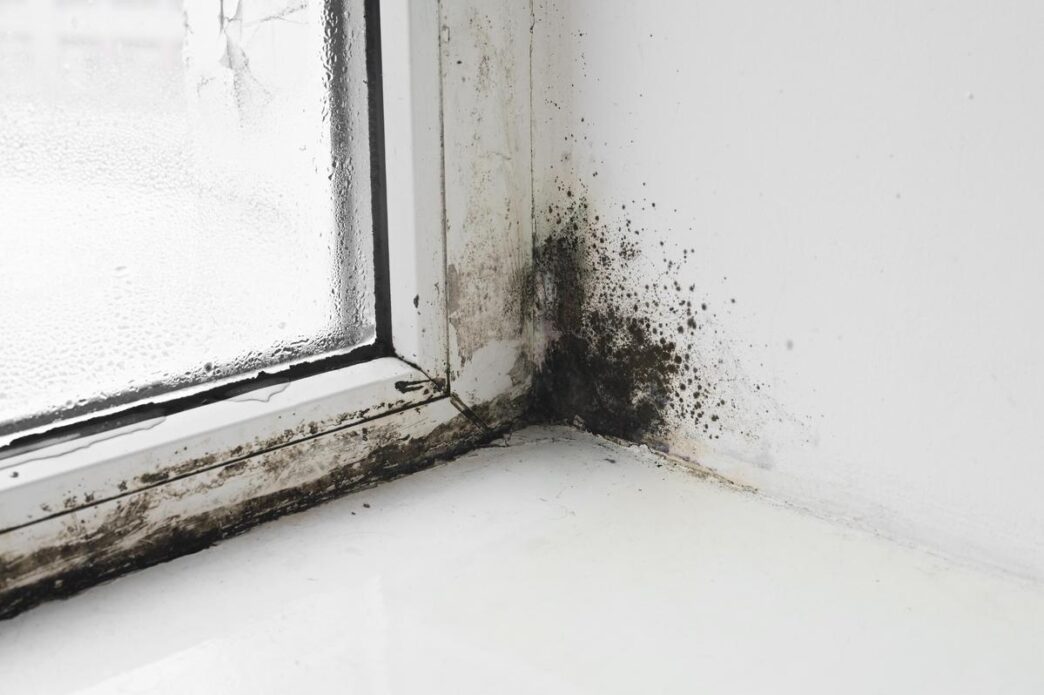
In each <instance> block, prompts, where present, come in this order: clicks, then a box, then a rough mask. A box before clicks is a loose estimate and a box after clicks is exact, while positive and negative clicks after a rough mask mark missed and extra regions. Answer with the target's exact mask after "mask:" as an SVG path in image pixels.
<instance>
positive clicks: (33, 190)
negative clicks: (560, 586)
mask: <svg viewBox="0 0 1044 695" xmlns="http://www.w3.org/2000/svg"><path fill="white" fill-rule="evenodd" d="M344 4H345V5H346V7H344V8H340V3H338V2H330V1H327V2H324V1H323V0H238V1H236V0H184V1H182V0H0V435H2V434H9V433H10V432H12V431H14V430H15V429H18V428H25V427H27V426H37V425H41V424H45V423H47V422H50V421H54V420H56V419H58V418H59V417H68V416H70V415H81V414H84V413H87V412H92V411H97V410H99V409H102V408H106V407H111V406H113V405H118V404H120V403H126V402H129V401H131V400H134V399H137V398H140V397H142V396H154V395H155V394H157V393H163V392H169V391H171V390H173V389H175V388H183V387H186V386H193V385H196V386H198V385H201V384H204V383H209V384H210V385H212V384H213V382H214V381H215V380H222V379H229V378H231V377H235V376H237V375H243V374H248V373H251V372H256V371H257V370H259V369H262V368H271V367H273V366H275V365H282V364H286V363H290V362H294V361H299V360H302V359H305V358H310V357H314V356H317V355H323V354H328V353H332V352H340V351H347V350H349V349H351V348H352V347H355V346H358V345H360V344H363V343H367V342H371V341H372V339H373V335H374V306H373V268H372V262H373V261H372V249H371V245H372V241H371V240H372V224H371V219H370V214H371V213H370V190H369V150H368V132H367V114H368V109H367V104H366V75H365V49H364V46H365V44H364V36H363V15H362V2H361V0H347V2H345V3H344ZM330 7H338V8H339V9H338V10H337V11H336V12H337V14H336V15H335V14H333V11H332V10H330V9H329V8H330ZM331 94H333V95H335V96H331ZM0 443H3V441H2V440H0Z"/></svg>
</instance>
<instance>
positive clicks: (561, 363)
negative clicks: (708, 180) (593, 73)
mask: <svg viewBox="0 0 1044 695" xmlns="http://www.w3.org/2000/svg"><path fill="white" fill-rule="evenodd" d="M559 190H560V193H562V195H563V196H564V197H563V198H562V200H563V202H562V203H560V204H551V205H549V206H547V207H546V208H544V209H542V210H541V211H540V213H541V215H542V216H543V217H544V221H545V223H546V225H547V228H548V229H549V230H550V231H549V233H548V234H547V236H546V239H545V240H544V241H543V242H542V243H541V244H540V245H539V246H538V248H537V249H536V252H535V266H536V275H537V279H536V284H537V296H538V297H539V300H538V301H537V302H536V305H535V311H536V312H537V315H538V316H537V317H538V319H542V320H543V321H544V323H545V326H546V327H547V328H548V329H549V332H550V333H551V334H552V335H553V336H554V337H553V339H552V341H551V343H550V345H549V346H548V348H547V352H546V354H545V355H544V361H543V364H542V366H541V368H540V369H539V371H538V373H537V374H536V378H535V383H534V388H533V393H532V405H531V410H530V416H531V419H532V420H537V421H540V420H551V421H564V422H571V423H573V424H577V425H581V426H583V427H585V428H586V429H588V430H590V431H592V432H595V433H598V434H606V435H612V436H615V437H620V438H623V439H628V440H632V441H646V442H650V443H656V442H657V441H659V440H660V439H661V438H662V436H663V435H664V434H665V433H666V430H667V426H668V423H669V422H675V423H676V422H683V421H686V420H687V421H688V422H690V423H694V424H695V425H696V426H697V427H699V428H700V429H702V431H704V432H705V433H707V435H708V436H710V437H716V436H718V434H719V433H720V431H721V424H720V422H721V418H720V416H719V413H718V412H717V411H718V410H719V409H720V408H721V407H722V406H723V405H724V400H722V399H720V398H718V397H716V396H715V395H714V393H715V390H716V389H715V388H714V387H715V382H714V380H712V379H708V378H707V377H706V376H705V375H704V373H703V370H702V368H701V367H700V365H699V363H698V362H697V361H696V359H695V358H694V354H695V351H694V348H693V343H694V334H695V333H696V332H698V331H699V330H700V329H701V327H702V323H701V322H702V319H701V318H700V316H699V314H700V311H701V310H702V311H705V310H706V307H707V305H706V304H702V305H700V307H699V308H697V306H696V304H695V303H694V301H693V298H692V292H693V290H694V289H695V288H694V287H692V286H690V287H689V288H688V290H686V288H684V287H683V286H682V285H681V284H679V282H678V281H677V280H676V279H674V276H675V275H677V273H678V271H679V270H680V268H681V262H683V261H684V260H685V259H686V258H688V256H689V254H690V253H693V251H692V250H690V249H683V250H682V251H681V252H680V253H678V254H676V257H675V258H669V257H667V256H666V255H665V256H663V257H662V259H660V262H659V263H658V264H657V265H658V266H659V267H660V268H661V270H662V274H661V276H660V277H658V278H657V279H656V280H655V281H644V282H643V281H642V280H640V278H639V277H638V275H637V272H636V271H635V270H634V261H636V260H637V259H638V258H639V257H640V256H642V255H643V253H644V252H645V249H647V248H648V243H643V236H644V235H646V233H647V232H646V230H644V229H642V228H639V227H637V226H635V225H634V223H633V222H632V220H631V219H627V218H623V219H619V220H617V221H614V222H609V221H606V220H603V218H602V216H601V215H597V214H595V213H594V212H593V211H592V210H591V209H590V207H589V205H588V201H587V196H586V195H585V194H584V193H582V192H581V191H582V186H579V185H575V184H574V185H571V186H567V185H561V186H559ZM621 209H622V210H623V209H625V208H623V207H622V208H621ZM661 246H662V244H661ZM657 248H659V247H657ZM635 288H641V291H640V292H639V291H636V289H635ZM657 316H660V317H662V316H667V317H669V318H667V319H657V318H654V317H657Z"/></svg>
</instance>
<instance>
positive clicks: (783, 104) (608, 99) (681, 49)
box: [533, 0, 1044, 577]
mask: <svg viewBox="0 0 1044 695" xmlns="http://www.w3.org/2000/svg"><path fill="white" fill-rule="evenodd" d="M535 12H536V20H537V21H536V29H535V34H534V68H533V69H534V75H533V81H534V96H533V106H534V118H535V122H534V132H535V133H536V134H537V137H536V138H535V154H534V171H535V199H536V209H537V210H538V211H540V210H544V209H547V208H548V205H550V204H552V203H555V204H559V203H562V202H563V197H562V196H563V193H562V190H564V189H566V188H571V189H573V190H576V191H579V192H580V194H582V195H584V196H586V198H587V199H588V201H589V202H590V204H591V206H592V210H595V211H599V210H600V211H601V215H602V221H603V222H605V221H606V220H610V225H609V226H610V227H611V229H610V232H611V233H616V234H622V233H625V232H620V231H618V230H616V227H615V226H614V225H616V223H619V225H618V226H622V224H623V218H624V217H625V216H626V218H627V219H630V220H631V221H632V223H633V225H634V226H635V227H641V228H642V230H643V235H642V236H641V239H642V244H643V249H644V250H645V251H646V253H645V255H644V256H643V258H642V259H641V261H640V262H639V264H638V265H636V266H635V267H636V268H638V269H639V270H640V271H641V272H640V273H639V274H638V275H635V274H634V273H633V272H632V273H631V274H630V275H628V276H627V277H629V278H630V280H629V281H630V282H631V283H633V289H634V291H635V292H636V293H638V294H641V292H642V283H643V282H648V281H649V280H650V278H654V277H655V278H659V277H670V278H671V279H676V280H677V281H678V282H679V283H680V285H682V286H688V285H689V284H695V285H696V291H695V293H696V296H698V297H699V299H700V301H702V302H707V303H708V305H709V309H708V311H707V312H705V313H704V314H703V315H702V318H701V324H700V330H699V331H697V332H696V333H695V334H694V335H693V337H692V338H691V339H689V340H691V341H692V342H693V345H694V347H695V348H697V350H698V352H699V360H700V363H701V365H702V367H703V369H704V373H706V374H709V375H711V376H710V377H709V378H711V379H712V381H713V383H714V389H715V392H716V393H719V394H721V395H722V397H723V398H725V399H727V400H728V401H729V406H730V407H729V408H727V409H725V410H724V411H723V414H722V416H721V421H720V422H721V429H720V433H719V434H720V438H715V439H711V438H710V437H709V435H708V434H704V433H702V431H701V430H700V429H699V428H696V427H694V426H692V424H691V423H686V422H682V421H676V422H674V423H673V424H672V426H671V433H670V435H669V437H668V438H667V439H668V444H669V446H670V448H671V450H672V451H673V452H674V453H677V454H679V455H683V456H688V457H691V458H693V459H694V460H697V461H698V462H700V463H701V464H704V465H707V466H710V467H712V468H715V469H717V470H719V471H721V472H723V473H725V474H726V475H728V476H729V477H731V478H733V479H735V480H738V481H741V482H744V483H750V484H753V485H756V486H757V487H759V488H760V489H762V490H763V491H764V492H766V493H767V494H770V495H773V496H777V497H781V498H784V499H787V500H790V501H793V502H796V503H798V504H801V505H804V506H808V507H810V508H811V509H813V510H815V511H818V512H820V513H823V514H827V515H831V516H838V517H841V518H845V519H849V520H854V521H856V522H857V523H859V524H862V525H866V526H870V527H873V528H875V529H878V530H880V531H882V532H884V533H886V534H888V535H892V536H895V537H898V538H901V539H907V540H910V541H912V542H915V543H921V544H925V545H927V546H929V547H932V548H935V549H938V550H941V551H943V552H945V553H948V554H951V555H955V556H959V557H964V558H969V559H972V560H974V561H978V562H985V563H991V564H996V565H999V566H1002V567H1004V568H1007V569H1009V570H1012V571H1015V572H1018V573H1021V574H1026V575H1032V576H1037V577H1044V504H1042V502H1041V495H1042V493H1044V454H1042V452H1044V422H1042V420H1044V418H1042V415H1044V329H1042V327H1041V316H1042V306H1044V272H1042V269H1044V40H1041V39H1042V37H1044V3H1039V2H1033V1H1031V0H1001V1H995V2H986V1H985V0H980V1H978V2H975V1H971V0H962V1H959V2H948V3H943V2H933V1H930V0H912V1H911V0H891V1H888V2H869V1H867V2H858V1H855V2H853V1H845V0H799V1H797V2H790V3H778V2H771V1H769V0H745V1H737V0H711V1H696V2H681V1H678V2H648V3H635V2H630V1H625V0H536V4H535ZM595 172H597V175H595ZM653 202H655V203H656V207H652V203H653ZM622 205H627V210H626V212H624V211H623V209H622V207H621V206H622ZM549 224H550V223H549V222H548V220H547V219H541V218H538V219H537V228H538V234H544V235H546V234H547V233H548V226H549ZM614 230H615V231H614ZM657 242H663V243H664V246H663V247H660V246H659V244H658V243H657ZM683 248H685V249H692V253H690V254H689V255H688V257H687V259H685V258H684V257H683V255H682V253H681V249H683ZM665 259H674V260H676V261H677V262H681V263H682V265H681V269H680V270H678V269H677V265H675V266H674V267H673V268H671V269H669V270H665V268H666V266H665V265H664V260H665ZM663 273H666V275H663ZM654 274H655V275H654ZM733 299H735V304H733V303H732V301H731V300H733Z"/></svg>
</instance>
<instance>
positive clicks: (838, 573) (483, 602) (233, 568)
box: [0, 429, 1044, 695]
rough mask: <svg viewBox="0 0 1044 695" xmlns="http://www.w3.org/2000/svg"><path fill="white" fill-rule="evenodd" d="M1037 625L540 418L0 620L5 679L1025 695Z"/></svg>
mask: <svg viewBox="0 0 1044 695" xmlns="http://www.w3.org/2000/svg"><path fill="white" fill-rule="evenodd" d="M661 466H662V467H661ZM366 505H369V506H366ZM1042 643H1044V592H1042V590H1041V588H1040V586H1039V585H1038V586H1036V587H1035V586H1032V585H1029V584H1027V583H1024V582H1021V581H1019V580H1014V579H1011V578H1008V577H1004V576H1001V575H991V574H987V573H982V572H979V571H974V570H969V569H964V568H961V567H958V566H954V565H951V564H947V563H946V562H944V561H942V560H939V559H937V558H935V557H932V556H929V555H925V554H922V553H919V552H916V551H913V550H910V549H907V548H904V547H900V546H897V545H895V544H892V543H890V542H888V541H884V540H882V539H880V538H877V537H874V536H870V535H867V534H864V533H862V532H857V531H852V530H847V529H844V528H840V527H837V526H833V525H830V524H828V523H826V522H824V521H821V520H818V519H815V518H812V517H809V516H806V515H803V514H801V513H799V512H796V511H794V510H791V509H787V508H784V507H780V506H776V505H774V504H771V503H769V502H767V501H765V500H763V499H759V498H757V497H755V496H753V495H750V494H748V493H743V492H738V491H735V490H733V489H726V488H722V487H720V486H719V485H717V484H716V483H713V482H708V481H704V480H699V479H697V478H696V477H694V476H693V475H691V474H690V473H689V472H687V471H686V470H685V469H682V468H680V467H676V466H674V465H672V464H663V462H662V459H660V458H658V457H655V456H652V455H650V454H648V453H644V452H642V451H640V450H636V449H631V450H627V449H622V448H620V447H617V446H615V445H611V444H608V443H605V442H604V441H601V440H597V439H594V438H591V437H588V436H586V435H582V434H579V433H576V432H573V431H571V430H566V429H551V430H545V429H536V430H527V431H525V432H522V433H518V434H516V435H515V436H514V438H513V440H512V446H510V447H507V448H490V449H483V450H479V451H476V452H473V453H472V454H470V455H468V456H466V457H464V458H463V459H460V460H458V461H456V462H454V463H453V464H452V465H448V466H442V467H439V468H436V469H432V470H429V471H426V472H423V473H419V474H416V475H413V476H410V477H408V478H405V479H402V480H399V481H396V482H394V483H390V484H387V485H383V486H380V487H378V488H376V489H374V490H370V491H367V492H363V493H357V494H354V495H351V496H349V497H347V498H343V499H341V500H339V501H337V502H333V503H330V504H327V505H324V506H322V507H320V508H317V509H313V510H310V511H308V512H305V513H302V514H298V515H295V516H292V517H287V518H285V519H283V520H280V521H277V522H274V523H272V524H268V525H266V526H263V527H261V528H258V529H255V530H254V531H251V532H250V533H249V534H247V535H245V536H242V537H239V538H237V539H233V540H230V541H227V542H225V543H222V544H221V545H220V546H218V547H216V548H213V549H210V550H208V551H205V552H202V553H199V554H197V555H192V556H188V557H184V558H181V559H179V560H176V561H174V562H171V563H167V564H164V565H161V566H158V567H154V568H151V569H149V570H145V571H143V572H139V573H136V574H133V575H131V576H128V577H124V578H122V579H119V580H116V581H115V582H112V583H109V584H107V585H104V586H101V587H97V588H95V589H92V590H90V591H88V592H86V593H84V594H82V595H80V596H78V597H76V598H73V599H71V600H69V601H66V602H60V603H53V604H48V605H45V606H42V607H40V608H38V609H35V610H33V611H31V612H29V613H26V614H23V615H22V616H20V617H18V618H16V619H14V620H12V621H8V622H3V623H0V683H2V684H3V690H4V692H10V693H19V694H27V695H31V694H34V693H145V692H148V693H186V692H192V693H221V694H222V695H230V694H234V693H251V694H254V693H283V692H308V693H311V692H315V693H319V692H353V693H370V692H373V693H387V692H402V693H416V692H446V693H472V692H473V693H489V692H498V693H505V692H520V693H533V692H555V693H558V692H576V693H581V692H582V693H610V692H621V693H635V692H715V693H758V692H772V693H786V692H794V693H805V694H807V693H835V692H846V693H871V692H873V693H877V692H916V693H947V694H950V693H961V692H970V693H982V692H1004V693H1037V692H1041V691H1042V689H1044V664H1042V663H1041V661H1040V659H1039V656H1040V655H1039V647H1040V644H1042Z"/></svg>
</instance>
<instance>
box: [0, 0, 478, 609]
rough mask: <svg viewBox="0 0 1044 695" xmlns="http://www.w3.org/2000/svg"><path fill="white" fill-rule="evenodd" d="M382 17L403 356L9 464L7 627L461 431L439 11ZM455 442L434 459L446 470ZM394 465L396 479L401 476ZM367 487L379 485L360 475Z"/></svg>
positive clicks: (4, 495)
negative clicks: (335, 476)
mask: <svg viewBox="0 0 1044 695" xmlns="http://www.w3.org/2000/svg"><path fill="white" fill-rule="evenodd" d="M380 13H381V53H382V67H383V70H382V78H383V80H382V81H383V94H384V100H383V102H384V103H383V110H384V132H385V176H386V181H387V195H388V201H387V208H388V255H389V258H390V259H391V262H390V263H389V268H388V272H389V274H390V275H389V277H390V295H391V297H390V298H391V326H392V342H393V346H394V351H395V355H396V356H395V357H384V358H378V359H375V360H371V361H368V362H365V363H361V364H355V365H352V366H348V367H344V368H341V369H337V370H334V371H328V372H324V373H321V374H317V375H315V376H310V377H305V378H301V379H297V380H294V381H291V382H289V383H285V384H281V385H279V386H278V387H269V388H266V389H261V390H258V391H253V392H250V393H248V394H245V395H243V396H239V397H233V398H230V399H227V400H223V401H220V402H215V403H210V404H206V405H201V406H199V407H195V408H192V409H189V410H184V411H181V412H177V413H175V414H172V415H169V416H167V417H165V418H162V419H158V420H151V421H144V422H140V423H136V424H134V425H131V426H127V427H123V428H120V429H113V430H108V431H105V432H101V433H97V434H93V435H89V436H84V437H81V438H78V439H74V440H69V441H64V442H59V443H54V444H51V445H48V446H46V447H43V448H38V449H36V450H33V451H27V452H24V453H21V454H19V455H16V456H13V457H10V458H7V459H3V460H0V615H3V614H4V613H5V612H8V613H10V612H11V611H13V610H17V607H14V606H11V605H8V606H4V605H2V604H3V600H4V596H5V595H15V594H17V590H18V589H20V588H23V587H37V589H34V591H37V592H39V591H40V590H42V589H39V587H40V586H41V585H42V583H46V582H51V581H52V578H55V579H53V583H54V584H53V588H54V589H55V590H56V591H58V593H61V591H60V589H61V587H62V584H63V582H65V581H66V580H65V579H64V578H65V577H67V576H69V575H70V572H73V573H75V570H76V569H77V567H79V566H81V565H84V566H86V565H92V564H93V563H95V561H96V560H98V557H99V553H101V554H103V555H105V557H112V556H116V555H118V554H119V553H120V552H124V551H129V550H131V549H133V548H134V547H135V546H136V545H137V546H140V545H141V544H142V543H144V542H147V541H148V539H149V538H150V537H152V538H158V536H155V534H156V533H157V532H158V531H159V530H162V529H163V528H168V529H170V528H173V527H176V526H177V524H178V523H181V522H182V521H184V520H188V519H197V518H201V517H202V515H205V514H217V513H220V512H222V510H235V509H239V510H242V509H244V508H247V507H244V506H243V505H245V504H248V503H250V502H251V501H257V502H258V504H257V505H255V507H256V510H255V512H256V513H252V515H251V517H250V518H249V519H245V520H244V523H247V524H249V523H256V521H258V520H261V519H262V518H263V517H264V516H265V514H266V513H268V511H269V510H266V509H265V504H266V502H265V500H271V501H272V502H271V504H272V505H273V508H272V509H271V510H270V511H272V512H273V513H279V512H280V511H285V510H287V509H290V508H291V507H293V504H291V503H290V502H288V501H287V500H289V499H290V498H289V497H286V496H285V495H284V496H280V495H282V493H285V492H286V491H288V490H293V489H302V488H307V487H308V486H309V485H313V486H316V485H318V486H322V485H328V483H325V482H324V481H328V480H329V479H330V476H331V474H332V473H338V472H339V473H341V474H342V475H341V479H344V480H349V481H350V480H352V475H351V470H349V469H351V468H353V467H360V464H359V462H360V461H365V460H366V458H367V456H372V455H375V452H376V455H379V454H380V452H381V451H388V450H390V449H389V447H391V448H392V449H394V447H395V446H402V443H403V442H408V441H411V440H423V439H424V437H425V436H427V435H429V434H431V433H432V432H437V431H438V430H439V428H440V427H445V426H446V425H447V424H448V423H451V422H459V421H460V420H461V409H460V404H459V402H457V405H454V401H455V400H456V399H453V398H451V397H450V381H449V357H448V352H447V346H448V334H447V330H448V327H447V312H446V301H445V287H446V284H445V275H446V270H445V269H446V261H445V253H446V252H445V225H444V219H445V214H444V200H443V198H444V196H443V180H444V177H443V169H444V167H443V148H442V122H441V119H442V113H441V111H442V110H441V87H440V46H439V7H438V3H436V2H411V1H410V0H382V2H381V3H380ZM463 410H464V411H466V410H467V409H466V408H463ZM470 426H471V427H472V428H473V432H472V434H476V433H478V434H481V432H480V429H481V425H480V424H475V423H472V424H471V425H470ZM453 439H454V436H452V435H443V436H442V438H441V439H440V440H439V441H437V442H432V443H427V444H426V445H425V446H427V447H428V448H429V449H430V453H431V455H437V454H438V453H440V452H442V451H445V450H448V449H451V448H453V447H454V446H455V444H454V442H453ZM382 447H383V448H382ZM288 462H289V463H288ZM371 463H372V462H371ZM380 463H382V465H385V467H386V468H387V472H388V474H389V475H393V474H394V473H395V466H396V462H395V461H391V460H388V461H383V460H382V461H381V462H380ZM231 473H234V475H232V474H231ZM346 476H347V477H346ZM359 480H360V481H361V484H365V483H367V482H368V481H369V478H367V476H366V471H364V470H362V469H361V468H360V472H359ZM311 492H312V493H316V492H317V489H316V488H314V487H313V489H312V490H311ZM318 493H320V494H319V496H321V493H322V490H321V489H318ZM279 505H282V507H280V506H279ZM128 510H133V513H134V514H135V515H136V517H135V518H134V519H133V520H132V523H129V524H127V525H128V528H127V529H126V530H125V532H122V531H121V535H120V537H119V538H116V539H113V540H112V541H105V542H104V543H103V540H104V539H103V538H102V535H103V534H104V533H106V532H107V531H106V524H109V525H111V524H112V521H113V519H117V520H118V519H119V518H120V515H121V514H123V515H126V514H129V513H130V511H128ZM235 513H236V512H232V511H229V512H228V514H235ZM227 522H228V524H227V525H228V529H233V530H235V529H237V528H238V525H239V521H237V520H236V519H233V518H231V517H229V519H228V520H227ZM228 529H226V530H228ZM110 530H111V529H110ZM207 538H209V537H207ZM207 538H204V537H203V536H200V540H201V542H202V541H205V540H207ZM92 542H93V544H92ZM63 548H64V549H65V550H64V551H63V550H61V549H63ZM188 549H191V548H188ZM41 552H44V555H43V556H41V555H40V553H41ZM173 554H177V553H173ZM52 556H53V557H52ZM34 557H35V558H37V560H38V561H37V562H29V561H28V560H29V559H30V558H34ZM159 559H163V558H159ZM102 564H104V563H102ZM98 566H99V567H101V565H98ZM112 573H113V574H114V573H116V572H115V571H113V572H112ZM104 575H105V570H104V569H103V571H101V576H98V577H96V579H100V578H104ZM67 588H68V587H67ZM19 600H23V599H19Z"/></svg>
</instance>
